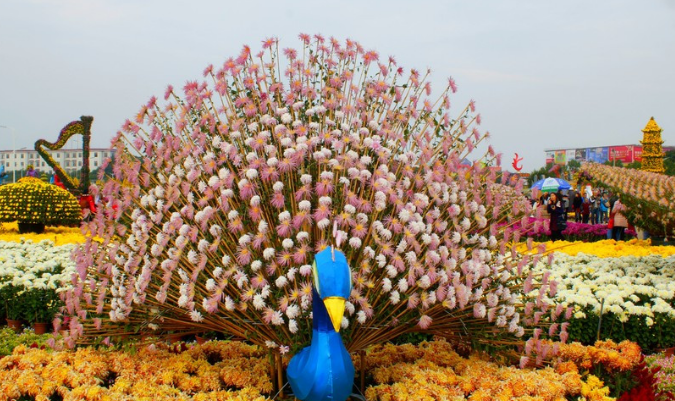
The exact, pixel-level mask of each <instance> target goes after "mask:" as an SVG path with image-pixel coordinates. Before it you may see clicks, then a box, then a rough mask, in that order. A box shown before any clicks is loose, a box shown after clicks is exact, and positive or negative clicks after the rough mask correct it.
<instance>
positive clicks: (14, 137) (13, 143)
mask: <svg viewBox="0 0 675 401" xmlns="http://www.w3.org/2000/svg"><path fill="white" fill-rule="evenodd" d="M0 128H7V129H8V130H11V131H12V157H13V158H14V163H15V166H14V168H12V181H13V182H16V131H14V128H12V127H8V126H6V125H0Z"/></svg>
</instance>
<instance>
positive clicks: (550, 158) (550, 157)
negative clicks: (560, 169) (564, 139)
mask: <svg viewBox="0 0 675 401" xmlns="http://www.w3.org/2000/svg"><path fill="white" fill-rule="evenodd" d="M554 158H555V153H553V152H546V164H553V160H554Z"/></svg>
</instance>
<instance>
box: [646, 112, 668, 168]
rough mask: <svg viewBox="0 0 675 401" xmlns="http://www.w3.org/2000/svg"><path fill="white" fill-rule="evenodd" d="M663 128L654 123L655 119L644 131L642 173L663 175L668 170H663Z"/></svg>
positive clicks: (650, 121)
mask: <svg viewBox="0 0 675 401" xmlns="http://www.w3.org/2000/svg"><path fill="white" fill-rule="evenodd" d="M661 131H662V130H661V127H659V125H658V124H657V123H656V121H654V117H652V118H650V119H649V122H648V123H647V125H646V126H645V128H644V129H643V130H642V133H643V136H642V140H641V141H640V143H641V144H642V171H650V172H652V173H660V174H663V173H664V172H665V171H666V170H665V169H664V168H663V149H662V147H661V145H662V144H663V141H662V140H661Z"/></svg>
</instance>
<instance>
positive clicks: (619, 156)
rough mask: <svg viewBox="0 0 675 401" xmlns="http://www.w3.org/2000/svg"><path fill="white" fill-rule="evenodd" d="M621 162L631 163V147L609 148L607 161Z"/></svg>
mask: <svg viewBox="0 0 675 401" xmlns="http://www.w3.org/2000/svg"><path fill="white" fill-rule="evenodd" d="M614 160H621V162H622V163H632V162H633V146H610V147H609V161H614Z"/></svg>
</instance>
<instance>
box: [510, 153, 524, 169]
mask: <svg viewBox="0 0 675 401" xmlns="http://www.w3.org/2000/svg"><path fill="white" fill-rule="evenodd" d="M521 161H523V158H522V157H518V153H516V157H514V158H513V163H511V166H513V168H514V169H515V170H516V171H520V170H522V169H523V166H519V165H518V163H520V162H521Z"/></svg>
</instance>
